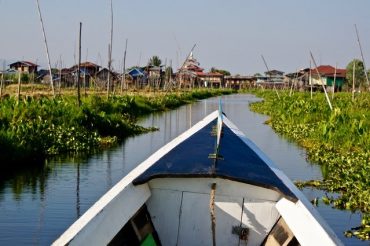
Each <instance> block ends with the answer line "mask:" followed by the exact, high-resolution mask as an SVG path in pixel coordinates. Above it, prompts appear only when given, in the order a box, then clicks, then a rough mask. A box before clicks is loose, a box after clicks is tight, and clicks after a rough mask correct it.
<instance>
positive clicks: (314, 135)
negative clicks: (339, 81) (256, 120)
mask: <svg viewBox="0 0 370 246" xmlns="http://www.w3.org/2000/svg"><path fill="white" fill-rule="evenodd" d="M254 93H256V94H257V95H258V96H259V97H261V98H263V99H264V101H262V102H258V103H254V104H252V105H251V106H250V107H251V109H252V110H254V111H256V112H259V113H263V114H267V115H269V116H270V117H271V118H270V119H269V120H268V121H267V122H266V123H267V124H269V125H271V127H272V128H273V129H274V130H275V131H276V132H277V133H279V134H281V135H283V136H284V137H286V138H288V139H290V140H293V141H295V142H297V143H298V144H299V145H301V146H303V147H304V148H306V150H307V157H308V159H309V160H310V161H312V162H314V163H318V164H320V165H321V167H322V168H321V170H322V172H323V177H324V179H323V180H317V181H314V182H313V181H308V182H299V185H300V186H305V185H307V186H313V185H314V187H319V188H321V189H325V190H327V191H330V192H337V193H339V196H338V197H335V198H334V197H332V198H328V197H325V198H324V199H323V200H325V201H326V202H327V203H329V204H331V205H332V206H334V207H336V208H339V209H348V210H352V211H354V210H359V211H361V212H362V214H363V219H362V223H361V225H359V226H358V227H356V228H349V229H350V230H348V231H347V232H345V234H346V236H356V237H358V238H360V239H363V240H369V239H370V220H369V217H370V189H369V187H370V175H369V173H370V111H369V108H370V95H369V94H368V93H362V94H360V95H358V96H357V97H356V99H355V100H354V101H352V99H351V95H350V94H349V93H337V94H336V96H335V98H334V101H333V102H332V103H333V107H334V108H333V111H331V110H330V108H329V107H328V105H327V104H326V102H325V98H324V95H323V93H315V94H314V97H313V99H311V98H310V94H309V93H295V94H294V95H293V96H289V95H288V94H286V95H283V96H281V98H280V99H279V98H277V97H276V95H275V94H274V92H272V91H264V92H257V91H255V92H254Z"/></svg>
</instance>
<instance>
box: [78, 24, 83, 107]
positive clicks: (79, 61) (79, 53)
mask: <svg viewBox="0 0 370 246" xmlns="http://www.w3.org/2000/svg"><path fill="white" fill-rule="evenodd" d="M81 31H82V23H81V22H80V32H79V38H78V66H77V103H78V106H79V107H80V106H81V93H80V87H81V85H80V84H81V78H80V69H81Z"/></svg>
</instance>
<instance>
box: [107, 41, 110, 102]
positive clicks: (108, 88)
mask: <svg viewBox="0 0 370 246" xmlns="http://www.w3.org/2000/svg"><path fill="white" fill-rule="evenodd" d="M110 49H111V48H110V44H108V75H107V98H109V91H110V59H111V57H110Z"/></svg>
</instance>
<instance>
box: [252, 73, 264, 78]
mask: <svg viewBox="0 0 370 246" xmlns="http://www.w3.org/2000/svg"><path fill="white" fill-rule="evenodd" d="M253 76H254V77H262V74H260V73H255V74H254V75H253Z"/></svg>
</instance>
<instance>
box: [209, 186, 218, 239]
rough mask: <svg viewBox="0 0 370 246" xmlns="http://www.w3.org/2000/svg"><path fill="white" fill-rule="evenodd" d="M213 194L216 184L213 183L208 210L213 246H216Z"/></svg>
mask: <svg viewBox="0 0 370 246" xmlns="http://www.w3.org/2000/svg"><path fill="white" fill-rule="evenodd" d="M215 193H216V183H213V184H212V187H211V195H210V200H209V209H210V213H211V230H212V242H213V246H216V214H215Z"/></svg>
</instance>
